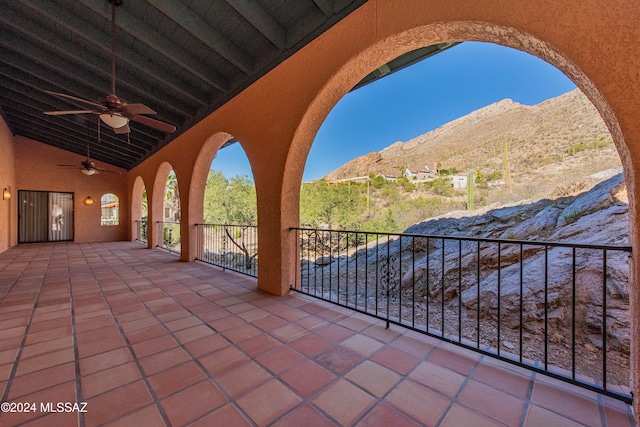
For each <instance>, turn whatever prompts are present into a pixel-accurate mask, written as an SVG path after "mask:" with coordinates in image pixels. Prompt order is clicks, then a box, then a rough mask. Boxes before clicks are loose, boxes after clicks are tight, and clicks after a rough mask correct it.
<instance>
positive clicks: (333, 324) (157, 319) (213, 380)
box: [0, 242, 635, 427]
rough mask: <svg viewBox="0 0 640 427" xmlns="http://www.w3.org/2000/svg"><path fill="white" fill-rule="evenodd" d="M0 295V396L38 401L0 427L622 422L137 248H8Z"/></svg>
mask: <svg viewBox="0 0 640 427" xmlns="http://www.w3.org/2000/svg"><path fill="white" fill-rule="evenodd" d="M0 298H1V299H0V392H2V399H1V400H2V401H3V402H14V403H16V404H18V403H20V404H23V403H35V404H36V407H35V409H36V410H35V411H33V412H28V413H1V414H0V425H2V426H13V425H34V426H37V425H42V426H73V425H78V426H87V427H89V426H102V425H104V426H163V425H174V426H182V425H194V426H213V425H220V426H244V425H247V426H251V425H258V426H266V425H274V426H332V425H358V426H391V425H394V426H417V425H428V426H455V427H458V426H526V427H533V426H544V427H550V426H579V425H588V426H632V425H635V424H634V423H633V419H632V415H631V412H630V409H629V408H628V407H627V406H626V405H624V404H622V403H620V402H617V401H615V400H613V399H609V398H603V397H601V396H597V395H595V394H594V393H591V392H586V391H583V390H579V389H576V388H575V387H572V386H569V385H565V384H560V383H558V382H557V381H554V380H551V379H548V378H544V377H542V376H540V375H535V374H531V373H528V372H526V371H524V370H521V369H518V368H514V367H511V366H508V365H505V364H503V363H501V362H497V361H495V360H492V359H490V358H486V357H483V356H479V355H476V354H473V353H471V352H468V351H464V350H461V349H458V348H456V347H454V346H451V345H448V344H443V343H440V342H438V341H435V340H432V339H430V338H428V337H425V336H421V335H419V334H416V333H413V332H410V331H406V330H404V329H402V328H399V327H391V328H390V329H385V328H384V324H383V323H382V322H379V321H376V320H375V319H372V318H369V317H365V316H361V315H359V314H356V313H353V312H350V311H347V310H343V309H341V308H339V307H336V306H333V305H330V304H326V303H323V302H319V301H316V300H313V299H310V298H307V297H304V296H301V295H296V294H294V295H289V296H285V297H274V296H271V295H268V294H266V293H264V292H261V291H258V290H257V289H256V281H255V280H253V279H251V278H246V277H244V276H240V275H236V274H232V273H227V272H221V271H220V270H219V269H216V268H214V267H211V266H208V265H204V264H201V263H183V262H179V261H177V258H176V257H175V256H174V255H172V254H169V253H167V252H164V251H161V250H148V249H145V248H143V247H142V246H141V245H139V244H137V243H130V242H119V243H106V244H71V243H58V244H39V245H19V246H18V247H16V248H13V249H10V250H9V251H6V252H5V253H3V254H0ZM47 402H52V403H53V405H54V407H55V405H56V403H57V402H71V403H75V402H86V403H87V405H86V412H83V413H77V412H70V413H66V412H60V413H47V412H43V411H41V409H43V408H41V407H40V405H41V404H46V403H47ZM30 409H33V408H30ZM44 409H46V408H44Z"/></svg>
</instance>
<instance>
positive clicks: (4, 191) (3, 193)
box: [2, 188, 11, 200]
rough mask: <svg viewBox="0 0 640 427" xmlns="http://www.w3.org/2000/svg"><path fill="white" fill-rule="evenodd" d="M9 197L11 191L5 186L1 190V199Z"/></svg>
mask: <svg viewBox="0 0 640 427" xmlns="http://www.w3.org/2000/svg"><path fill="white" fill-rule="evenodd" d="M10 198H11V193H10V192H9V190H7V189H6V188H5V189H4V190H2V200H9V199H10Z"/></svg>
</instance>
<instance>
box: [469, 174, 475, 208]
mask: <svg viewBox="0 0 640 427" xmlns="http://www.w3.org/2000/svg"><path fill="white" fill-rule="evenodd" d="M475 189H476V172H475V171H471V172H469V175H467V210H472V209H474V202H475Z"/></svg>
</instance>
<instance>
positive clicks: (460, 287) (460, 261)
mask: <svg viewBox="0 0 640 427" xmlns="http://www.w3.org/2000/svg"><path fill="white" fill-rule="evenodd" d="M458 342H462V240H458Z"/></svg>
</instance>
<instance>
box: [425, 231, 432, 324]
mask: <svg viewBox="0 0 640 427" xmlns="http://www.w3.org/2000/svg"><path fill="white" fill-rule="evenodd" d="M430 243H431V241H430V239H429V237H427V272H426V274H425V275H426V276H427V332H429V321H430V319H431V316H430V315H429V308H430V305H431V296H430V291H431V288H430V287H429V260H430V258H431V250H430V249H431V245H430Z"/></svg>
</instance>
